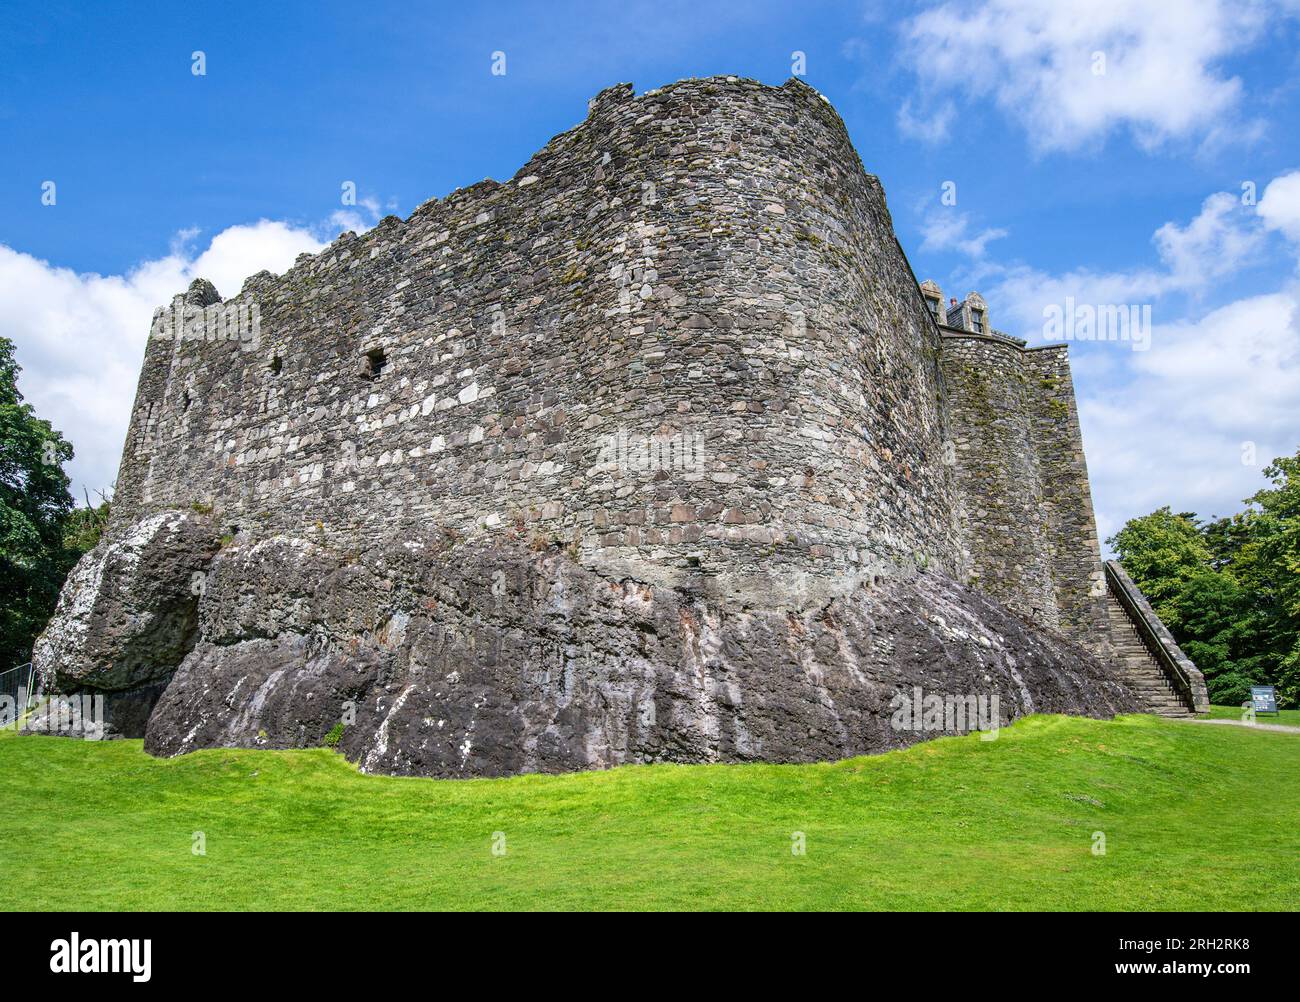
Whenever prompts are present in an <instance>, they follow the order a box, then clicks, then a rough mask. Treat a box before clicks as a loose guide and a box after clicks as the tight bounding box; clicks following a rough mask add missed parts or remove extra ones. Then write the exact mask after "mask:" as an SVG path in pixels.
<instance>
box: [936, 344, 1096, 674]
mask: <svg viewBox="0 0 1300 1002" xmlns="http://www.w3.org/2000/svg"><path fill="white" fill-rule="evenodd" d="M942 359H943V371H944V378H945V384H946V389H947V394H946V395H947V400H948V403H949V405H950V408H951V418H952V425H953V429H954V435H955V439H954V444H955V450H954V458H955V462H954V463H953V470H954V473H955V476H956V480H957V483H958V488H959V498H960V502H959V504H960V509H961V521H962V524H963V538H964V545H965V547H966V552H965V554H964V557H965V560H966V562H967V564H968V567H969V572H970V581H971V583H972V584H973V585H974V587H976V588H979V589H980V590H982V591H984V592H986V593H988V594H989V595H992V596H993V597H994V598H996V599H998V600H999V601H1001V602H1003V603H1004V604H1006V605H1008V606H1010V607H1011V608H1013V609H1016V610H1017V611H1019V612H1021V613H1022V614H1024V615H1026V616H1028V617H1029V618H1031V619H1033V620H1034V621H1035V622H1039V623H1042V624H1044V625H1046V626H1049V627H1051V628H1053V629H1056V630H1059V631H1060V632H1062V633H1064V634H1066V635H1067V636H1070V637H1072V638H1074V639H1076V640H1077V641H1078V642H1080V643H1083V644H1084V645H1085V646H1089V647H1091V648H1093V649H1095V650H1098V651H1104V650H1105V649H1106V644H1107V641H1108V632H1107V626H1106V620H1105V587H1104V583H1103V581H1102V570H1101V558H1100V551H1099V547H1098V544H1097V530H1096V525H1095V522H1094V519H1093V511H1092V497H1091V492H1090V488H1089V484H1088V468H1087V463H1086V461H1085V459H1084V454H1083V441H1082V437H1081V434H1080V430H1079V418H1078V412H1077V409H1076V406H1075V400H1074V384H1073V381H1072V379H1071V375H1070V363H1069V355H1068V352H1067V349H1066V348H1065V347H1064V346H1062V345H1051V346H1047V347H1042V348H1025V347H1023V346H1022V345H1021V344H1019V343H1017V342H1015V341H1012V340H1010V339H1007V338H1005V337H999V336H993V335H980V334H974V333H967V334H945V336H944V344H943V353H942Z"/></svg>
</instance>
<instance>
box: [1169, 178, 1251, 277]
mask: <svg viewBox="0 0 1300 1002" xmlns="http://www.w3.org/2000/svg"><path fill="white" fill-rule="evenodd" d="M1244 208H1245V207H1244V206H1243V205H1242V204H1241V200H1240V199H1239V198H1238V197H1237V196H1236V195H1232V194H1230V193H1228V192H1226V191H1221V192H1218V193H1217V194H1214V195H1211V196H1210V197H1209V198H1207V199H1206V200H1205V201H1204V202H1203V203H1202V204H1201V211H1200V213H1199V214H1198V215H1197V216H1196V218H1195V219H1193V220H1192V221H1191V222H1190V223H1189V224H1188V225H1187V226H1185V227H1180V226H1178V224H1177V223H1172V222H1171V223H1165V224H1164V225H1163V226H1161V227H1160V228H1159V229H1158V230H1156V232H1155V236H1154V237H1153V238H1152V239H1153V240H1154V241H1155V245H1156V249H1157V250H1158V251H1159V252H1160V259H1161V260H1162V261H1163V262H1164V263H1165V265H1166V266H1167V267H1168V268H1169V275H1168V277H1167V280H1166V281H1165V283H1164V285H1165V287H1166V288H1173V289H1192V290H1201V289H1203V288H1204V287H1205V285H1206V284H1207V283H1208V282H1209V280H1210V279H1213V278H1219V277H1221V276H1223V275H1228V274H1231V273H1232V272H1234V271H1238V270H1240V269H1241V268H1242V267H1244V266H1245V265H1246V264H1247V263H1248V262H1249V260H1250V258H1251V257H1252V256H1253V255H1254V254H1255V252H1256V251H1258V250H1259V249H1260V247H1261V245H1262V244H1263V242H1264V233H1263V232H1262V231H1261V229H1260V227H1259V226H1258V225H1257V220H1256V217H1255V215H1254V214H1252V213H1249V212H1245V211H1243V209H1244Z"/></svg>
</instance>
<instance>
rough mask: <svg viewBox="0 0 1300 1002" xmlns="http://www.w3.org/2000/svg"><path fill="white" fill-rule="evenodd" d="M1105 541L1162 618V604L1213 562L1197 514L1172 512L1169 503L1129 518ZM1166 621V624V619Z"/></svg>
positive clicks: (1163, 616)
mask: <svg viewBox="0 0 1300 1002" xmlns="http://www.w3.org/2000/svg"><path fill="white" fill-rule="evenodd" d="M1106 542H1107V543H1108V544H1109V545H1110V546H1112V547H1114V549H1115V553H1116V554H1117V555H1118V556H1119V562H1120V563H1121V564H1123V565H1124V570H1126V571H1128V574H1129V577H1131V578H1132V579H1133V583H1134V584H1136V585H1137V586H1138V587H1139V588H1141V589H1142V593H1143V594H1144V595H1146V597H1147V600H1148V601H1149V602H1150V603H1151V604H1152V605H1153V606H1154V607H1155V609H1156V612H1157V613H1159V615H1160V618H1161V619H1165V615H1166V609H1165V608H1163V607H1164V606H1165V605H1166V604H1167V603H1168V602H1169V601H1170V600H1171V599H1173V598H1174V597H1175V596H1177V594H1178V593H1179V591H1180V589H1181V588H1182V587H1183V585H1184V584H1186V582H1187V581H1188V580H1190V579H1191V578H1192V577H1193V576H1195V575H1196V574H1198V573H1199V572H1201V571H1202V570H1205V569H1210V568H1211V566H1212V565H1211V553H1210V549H1209V547H1208V546H1207V545H1206V542H1205V538H1204V536H1202V535H1201V530H1200V528H1199V527H1198V526H1197V524H1196V517H1195V516H1194V515H1191V514H1188V513H1187V512H1182V513H1180V514H1177V515H1175V514H1174V513H1173V512H1171V511H1170V510H1169V506H1168V505H1166V506H1165V507H1163V508H1158V509H1156V510H1155V511H1153V512H1152V513H1151V514H1150V515H1143V516H1142V517H1141V518H1134V519H1129V521H1128V522H1126V523H1125V525H1124V528H1122V529H1120V531H1119V532H1117V533H1116V534H1115V535H1114V536H1112V537H1111V538H1110V539H1108V540H1106ZM1170 611H1172V610H1170ZM1165 625H1166V626H1168V625H1169V624H1168V621H1167V620H1166V623H1165ZM1171 628H1172V627H1171Z"/></svg>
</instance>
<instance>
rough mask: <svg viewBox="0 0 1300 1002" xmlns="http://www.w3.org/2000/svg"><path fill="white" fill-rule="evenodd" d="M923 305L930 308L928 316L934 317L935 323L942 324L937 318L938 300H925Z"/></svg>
mask: <svg viewBox="0 0 1300 1002" xmlns="http://www.w3.org/2000/svg"><path fill="white" fill-rule="evenodd" d="M925 305H926V306H928V307H929V308H930V316H932V317H934V321H935V323H942V321H941V320H940V318H939V300H937V299H927V300H926V301H925Z"/></svg>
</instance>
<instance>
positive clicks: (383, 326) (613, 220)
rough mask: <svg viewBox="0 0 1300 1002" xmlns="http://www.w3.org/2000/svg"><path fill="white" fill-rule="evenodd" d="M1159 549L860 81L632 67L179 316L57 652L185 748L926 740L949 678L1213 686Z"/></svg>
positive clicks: (444, 760) (131, 713) (1050, 367)
mask: <svg viewBox="0 0 1300 1002" xmlns="http://www.w3.org/2000/svg"><path fill="white" fill-rule="evenodd" d="M1121 575H1122V571H1120V570H1118V568H1114V567H1103V564H1102V562H1101V559H1100V553H1099V547H1098V540H1097V534H1096V529H1095V524H1094V520H1093V514H1092V507H1091V498H1090V491H1089V485H1088V475H1087V466H1086V462H1085V458H1084V452H1083V444H1082V440H1081V436H1080V431H1079V422H1078V416H1077V412H1076V407H1075V400H1074V391H1073V385H1072V381H1071V376H1070V368H1069V359H1068V354H1067V350H1066V348H1065V347H1064V346H1056V345H1053V346H1046V347H1033V348H1031V347H1028V346H1027V345H1026V344H1025V343H1024V342H1022V341H1020V340H1018V339H1015V338H1012V337H1009V336H1007V335H1004V334H1002V333H1000V332H998V331H996V330H994V329H993V327H992V326H991V324H990V313H989V309H988V306H987V304H986V303H985V302H984V300H983V299H982V298H981V297H980V296H979V295H978V294H977V293H971V294H969V295H968V296H966V298H965V299H963V300H962V301H960V302H958V301H956V300H955V299H952V300H950V302H949V303H948V304H945V303H944V299H943V293H942V292H941V290H940V289H939V288H938V287H937V286H935V285H934V283H932V282H925V283H923V284H921V285H918V284H917V281H916V278H915V277H914V275H913V274H912V270H911V268H910V266H909V264H908V261H907V259H906V257H905V256H904V254H903V252H902V249H901V248H900V246H899V244H898V241H897V239H896V238H895V236H894V231H893V226H892V222H891V219H890V216H889V213H888V210H887V208H886V205H885V198H884V193H883V191H882V189H881V186H880V183H879V182H878V181H877V179H876V178H875V177H874V176H872V175H870V174H868V173H866V172H865V170H864V169H863V166H862V164H861V161H860V160H859V158H858V155H857V153H856V151H855V150H854V148H853V146H852V145H851V143H850V141H849V137H848V134H847V132H846V130H845V127H844V125H843V123H842V122H841V120H840V118H839V117H838V115H837V114H836V113H835V111H834V110H833V109H832V108H831V106H830V105H829V103H828V102H827V101H826V100H825V99H824V98H822V97H821V95H819V94H818V93H817V92H816V91H815V90H813V89H812V88H811V87H809V86H807V85H806V84H804V83H802V82H801V81H798V80H791V81H790V82H789V83H787V84H785V85H784V86H782V87H770V86H765V85H763V84H760V83H757V82H754V81H749V80H741V79H737V78H734V77H715V78H708V79H702V80H687V81H682V82H679V83H676V84H673V85H671V86H668V87H664V88H660V89H657V90H652V91H648V92H646V93H644V94H641V95H639V96H638V95H635V94H634V93H633V89H632V87H631V86H629V85H626V84H621V85H618V86H615V87H611V88H609V89H607V90H605V91H602V92H601V93H600V94H599V95H597V97H596V98H595V99H593V100H592V101H591V103H590V108H589V113H588V116H587V118H586V120H585V121H583V122H582V123H580V124H579V125H577V126H575V127H574V128H573V129H571V130H569V131H568V132H565V133H563V134H562V135H560V136H557V137H556V138H555V139H553V140H552V141H551V142H550V143H549V144H548V145H547V146H546V147H545V148H544V149H543V150H541V151H540V152H539V153H537V154H536V155H535V156H534V157H533V158H532V159H531V160H530V161H529V162H528V163H527V164H526V165H525V166H524V167H523V168H522V169H521V170H520V171H519V172H518V173H517V174H516V175H515V177H514V178H512V179H511V180H509V181H507V182H505V183H503V184H499V183H497V182H495V181H483V182H481V183H479V184H476V185H473V186H472V187H469V188H467V189H463V190H458V191H456V192H454V193H452V194H451V195H449V196H447V197H446V198H444V199H441V200H434V201H430V202H426V203H425V204H423V205H422V206H420V207H419V208H418V209H416V210H415V212H414V213H413V214H412V215H411V216H410V218H409V219H406V220H404V221H403V220H400V219H398V218H396V217H392V216H390V217H388V218H386V219H384V220H383V221H382V222H381V223H380V224H379V225H378V226H376V227H375V228H374V229H373V230H370V231H368V232H367V233H365V234H363V235H360V236H357V235H355V234H352V233H345V234H343V235H342V236H341V237H339V239H338V240H336V241H335V242H334V243H333V244H331V245H330V246H329V247H328V248H327V249H325V250H324V251H322V252H321V253H319V254H317V255H314V256H312V255H303V256H302V257H300V258H299V260H298V261H297V262H296V263H295V265H294V266H293V267H292V268H290V269H289V271H287V272H286V273H285V274H284V275H282V276H278V277H277V276H274V275H271V274H270V273H267V272H262V273H259V274H257V275H254V276H252V277H251V278H249V279H248V280H247V281H246V282H245V284H244V287H243V289H242V290H240V291H239V293H238V295H236V296H233V297H231V298H229V299H226V300H224V301H223V300H222V299H221V298H220V296H219V295H218V292H217V290H215V289H214V288H213V287H212V286H211V285H210V284H209V283H206V282H202V281H199V282H195V283H194V285H192V286H191V288H190V289H189V291H188V292H187V293H185V294H184V295H182V296H178V297H177V299H176V300H175V301H174V302H173V303H172V304H171V306H170V307H169V308H167V309H162V310H159V312H158V314H157V315H156V316H155V319H154V324H153V328H152V330H151V336H150V340H149V343H148V347H147V350H146V353H145V359H144V364H143V369H142V372H141V377H140V384H139V390H138V393H137V397H136V402H135V408H134V411H133V415H132V419H131V424H130V430H129V432H128V436H127V441H126V446H125V449H124V452H123V457H122V463H121V469H120V474H119V479H118V482H117V488H116V493H115V497H114V506H113V513H112V524H111V526H110V530H109V532H108V533H107V534H106V537H105V540H104V541H103V542H102V543H101V544H100V546H99V547H98V548H97V549H96V550H95V551H94V552H93V553H91V554H88V555H87V557H86V558H84V559H83V561H82V563H81V564H79V565H78V567H77V569H76V570H75V571H74V572H73V574H72V576H71V577H70V578H69V582H68V584H67V586H66V587H65V590H64V595H63V598H62V600H61V604H60V609H59V612H58V613H57V614H56V617H55V620H54V621H53V622H52V624H51V626H50V628H49V629H48V630H47V632H46V633H45V634H44V635H43V636H42V638H41V639H40V641H39V642H38V645H37V650H36V654H35V656H34V660H35V661H36V663H37V665H38V668H39V669H40V671H41V673H42V677H43V679H44V680H45V682H46V686H47V689H49V690H52V691H56V692H73V691H82V690H87V689H89V690H93V691H97V692H105V693H107V694H109V696H110V703H111V704H112V705H113V706H114V707H115V709H114V711H113V717H114V721H115V726H116V727H117V728H118V730H119V731H120V732H122V733H136V734H143V736H144V737H145V740H146V748H147V749H149V750H150V751H153V752H155V753H157V754H175V753H179V752H183V751H188V750H191V749H194V748H198V747H208V746H220V745H247V746H270V747H295V746H304V745H313V744H320V743H321V742H322V740H324V739H325V738H326V737H327V736H329V735H331V734H332V735H334V738H335V739H336V740H337V741H338V746H339V747H340V749H341V750H342V751H343V752H344V753H345V754H347V755H348V756H349V757H350V758H352V759H353V760H355V761H357V762H358V763H359V764H360V765H361V766H362V768H365V769H370V770H375V771H384V772H393V773H408V774H422V775H440V776H463V775H498V774H508V773H515V772H524V771H557V770H564V769H575V768H591V767H602V766H609V765H616V764H621V763H625V762H648V761H665V760H666V761H745V760H766V761H808V760H814V759H824V758H835V757H843V756H845V755H850V754H857V753H861V752H864V751H872V750H877V749H880V748H886V747H896V746H899V745H901V744H906V743H908V742H909V741H911V740H915V739H916V737H917V735H915V734H911V733H899V732H898V731H897V730H892V729H891V728H890V726H889V719H890V712H889V707H890V704H891V700H892V699H894V698H895V697H897V695H898V694H899V693H900V692H913V691H916V690H917V689H918V688H923V689H924V690H926V691H927V692H933V693H936V694H956V695H958V696H975V695H980V694H989V695H997V696H999V698H1000V703H1001V707H1002V714H1001V716H1002V719H1003V721H1004V722H1005V721H1007V720H1010V719H1013V718H1014V717H1016V716H1019V715H1021V714H1022V713H1028V712H1042V711H1049V712H1052V711H1055V712H1074V713H1088V714H1094V715H1100V714H1107V715H1108V714H1111V713H1114V712H1118V711H1123V710H1131V709H1137V708H1143V707H1146V708H1155V709H1161V710H1164V711H1166V712H1190V711H1192V710H1195V709H1199V708H1200V704H1199V701H1203V697H1204V686H1203V682H1202V683H1200V689H1199V692H1198V690H1197V689H1196V685H1197V680H1199V673H1196V672H1195V668H1194V667H1193V666H1191V664H1190V662H1187V661H1186V659H1185V658H1182V656H1181V652H1177V648H1176V645H1173V642H1172V639H1171V638H1168V636H1167V633H1166V634H1164V635H1162V636H1161V635H1158V633H1159V629H1162V628H1159V627H1158V622H1159V621H1158V620H1155V619H1154V614H1152V613H1150V609H1149V607H1146V606H1145V602H1143V601H1141V599H1140V595H1137V594H1136V589H1132V588H1131V582H1127V584H1125V581H1126V579H1122V580H1121V577H1120V576H1121ZM1130 592H1131V593H1132V594H1130ZM1150 620H1154V623H1152V622H1150ZM1135 638H1136V639H1135ZM1180 658H1181V660H1178V659H1180ZM1193 675H1194V676H1195V677H1193ZM340 724H341V725H342V726H339V725H340Z"/></svg>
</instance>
